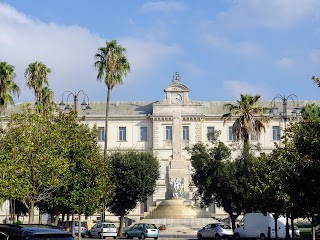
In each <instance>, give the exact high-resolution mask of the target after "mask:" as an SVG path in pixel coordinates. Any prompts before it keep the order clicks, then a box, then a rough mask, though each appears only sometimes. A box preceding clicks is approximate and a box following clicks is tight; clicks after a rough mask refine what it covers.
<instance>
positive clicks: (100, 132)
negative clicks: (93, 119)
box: [98, 127, 104, 142]
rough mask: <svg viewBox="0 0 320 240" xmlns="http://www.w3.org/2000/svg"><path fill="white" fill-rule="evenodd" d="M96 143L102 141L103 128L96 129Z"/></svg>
mask: <svg viewBox="0 0 320 240" xmlns="http://www.w3.org/2000/svg"><path fill="white" fill-rule="evenodd" d="M98 141H99V142H102V141H104V127H98Z"/></svg>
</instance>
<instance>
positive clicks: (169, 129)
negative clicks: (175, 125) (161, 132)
mask: <svg viewBox="0 0 320 240" xmlns="http://www.w3.org/2000/svg"><path fill="white" fill-rule="evenodd" d="M166 140H167V141H172V126H166Z"/></svg>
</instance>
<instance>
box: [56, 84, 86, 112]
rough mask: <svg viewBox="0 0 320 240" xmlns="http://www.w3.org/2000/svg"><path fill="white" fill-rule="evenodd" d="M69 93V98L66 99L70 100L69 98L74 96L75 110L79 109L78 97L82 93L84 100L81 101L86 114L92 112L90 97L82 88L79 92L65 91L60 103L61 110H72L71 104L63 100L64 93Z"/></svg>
mask: <svg viewBox="0 0 320 240" xmlns="http://www.w3.org/2000/svg"><path fill="white" fill-rule="evenodd" d="M66 93H67V94H68V96H67V98H66V101H67V102H68V100H69V97H70V96H71V97H73V108H74V110H76V111H77V102H78V98H79V96H80V95H82V96H83V101H82V103H81V110H82V111H84V112H85V113H86V114H90V110H91V107H90V105H89V97H88V95H87V94H85V93H84V92H83V91H82V90H80V91H78V92H77V93H72V92H70V91H65V92H64V93H63V94H62V100H61V103H59V106H60V109H61V110H64V111H65V112H69V111H70V105H68V104H65V103H64V102H63V97H64V94H66Z"/></svg>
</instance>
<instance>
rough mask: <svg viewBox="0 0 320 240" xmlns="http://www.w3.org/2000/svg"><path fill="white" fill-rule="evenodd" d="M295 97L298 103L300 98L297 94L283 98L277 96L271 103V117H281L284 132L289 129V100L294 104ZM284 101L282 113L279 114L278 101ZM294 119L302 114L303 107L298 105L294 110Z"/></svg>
mask: <svg viewBox="0 0 320 240" xmlns="http://www.w3.org/2000/svg"><path fill="white" fill-rule="evenodd" d="M293 97H294V98H295V99H296V100H297V101H298V97H297V96H296V95H295V94H290V95H289V96H287V97H286V96H285V95H283V96H281V95H280V94H278V95H276V96H275V97H274V98H273V99H272V101H271V109H270V112H269V117H270V118H273V117H274V116H277V115H280V116H281V117H282V119H283V121H284V130H285V129H286V127H287V120H288V100H290V99H291V100H292V101H293V103H294V99H293ZM277 99H279V100H282V107H283V108H282V112H278V107H277V106H276V100H277ZM291 113H292V117H293V118H295V117H297V116H298V115H299V114H300V113H301V107H299V105H298V104H297V105H296V106H295V107H294V109H293V110H292V112H291Z"/></svg>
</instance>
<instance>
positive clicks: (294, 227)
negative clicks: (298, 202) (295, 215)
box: [293, 225, 320, 239]
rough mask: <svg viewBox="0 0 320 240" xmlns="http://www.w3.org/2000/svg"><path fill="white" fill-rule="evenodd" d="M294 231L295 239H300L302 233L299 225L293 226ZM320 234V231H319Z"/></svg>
mask: <svg viewBox="0 0 320 240" xmlns="http://www.w3.org/2000/svg"><path fill="white" fill-rule="evenodd" d="M293 232H294V237H295V239H300V237H301V235H300V229H299V227H298V226H297V225H294V226H293ZM319 236H320V233H319Z"/></svg>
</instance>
